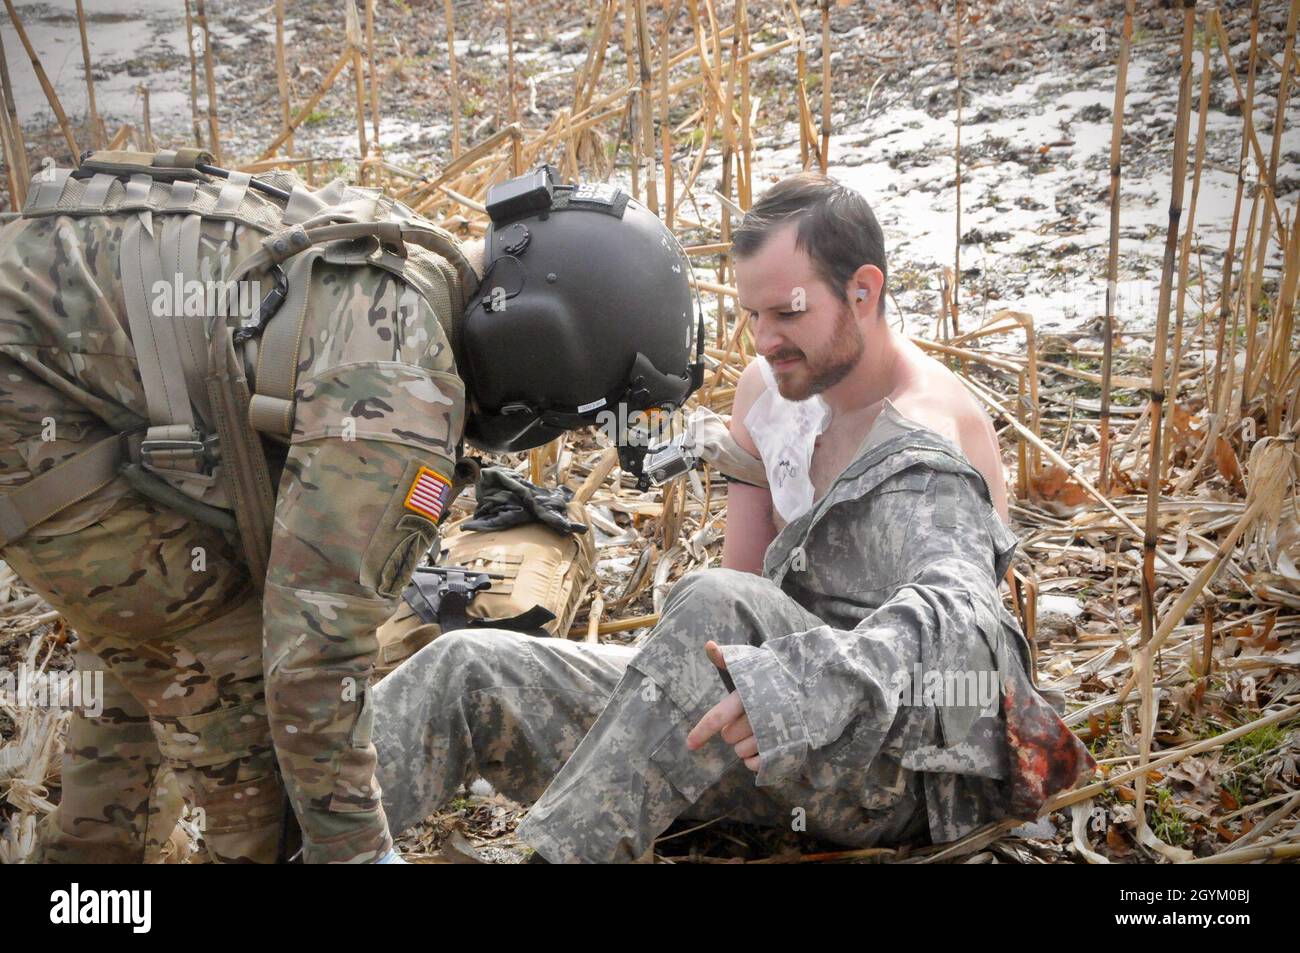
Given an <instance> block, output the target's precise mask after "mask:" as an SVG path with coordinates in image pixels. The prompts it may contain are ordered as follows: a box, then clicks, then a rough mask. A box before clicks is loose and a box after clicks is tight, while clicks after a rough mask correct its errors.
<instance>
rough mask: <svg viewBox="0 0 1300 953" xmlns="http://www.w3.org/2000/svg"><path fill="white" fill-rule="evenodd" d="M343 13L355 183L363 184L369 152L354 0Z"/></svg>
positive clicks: (359, 32)
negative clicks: (353, 130)
mask: <svg viewBox="0 0 1300 953" xmlns="http://www.w3.org/2000/svg"><path fill="white" fill-rule="evenodd" d="M343 13H344V23H345V34H344V42H345V43H346V44H347V47H348V51H349V53H350V54H351V60H352V85H353V88H354V90H355V93H356V100H355V102H356V118H357V181H358V182H360V183H364V182H365V174H364V173H365V171H366V169H367V168H368V167H367V165H366V158H367V156H369V154H370V150H369V148H367V146H366V91H365V86H364V84H365V74H364V73H363V71H362V69H361V18H360V17H359V16H358V15H357V5H356V2H355V0H346V4H345V6H344V7H343Z"/></svg>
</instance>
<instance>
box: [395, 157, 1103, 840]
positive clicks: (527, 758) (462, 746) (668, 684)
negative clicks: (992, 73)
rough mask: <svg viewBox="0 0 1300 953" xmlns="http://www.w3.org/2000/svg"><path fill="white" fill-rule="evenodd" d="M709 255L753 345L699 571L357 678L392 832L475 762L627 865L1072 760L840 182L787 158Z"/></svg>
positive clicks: (477, 632)
mask: <svg viewBox="0 0 1300 953" xmlns="http://www.w3.org/2000/svg"><path fill="white" fill-rule="evenodd" d="M733 253H734V255H735V260H736V281H737V286H738V290H739V296H740V306H741V308H742V309H743V310H744V311H745V313H746V314H747V315H748V319H749V322H750V327H751V329H752V331H753V334H754V341H755V345H756V349H757V352H758V355H759V356H758V358H756V359H755V360H754V361H753V362H751V363H750V364H749V366H748V367H747V368H746V369H745V371H744V373H743V374H742V375H741V378H740V383H739V385H738V387H737V391H736V398H735V404H734V408H733V414H732V417H731V423H730V433H729V435H728V436H729V438H730V441H731V450H732V456H733V458H734V457H741V458H743V457H745V455H746V454H748V455H752V457H754V458H756V460H755V461H754V462H755V464H756V470H755V471H754V472H751V473H749V474H748V475H750V476H753V477H754V479H752V480H750V481H745V482H742V481H741V480H739V479H732V480H731V482H730V484H729V487H728V501H727V533H726V538H725V543H724V548H723V557H722V567H721V568H717V569H704V570H700V571H697V572H692V573H689V574H687V575H686V576H684V577H682V578H681V579H680V580H679V581H678V582H677V583H676V584H675V585H674V586H673V588H672V590H671V591H670V593H669V595H668V597H667V599H666V601H665V603H664V607H663V611H662V613H661V615H660V618H659V620H658V623H657V624H656V625H655V626H654V628H653V630H652V631H650V633H649V634H648V635H647V636H646V637H645V638H643V639H642V640H641V641H640V642H639V643H638V644H637V645H636V646H632V647H620V646H606V645H595V644H583V643H573V642H567V641H565V640H563V639H539V638H534V637H531V636H527V635H520V634H517V633H512V632H507V631H503V630H499V629H481V628H476V629H472V630H461V631H456V632H450V633H447V634H445V635H443V636H441V637H440V638H438V639H437V640H435V641H434V642H432V643H430V644H429V645H428V646H427V647H425V648H424V649H422V650H421V651H420V652H418V653H417V654H415V655H414V656H412V657H411V658H410V659H409V660H408V661H407V662H406V663H405V664H404V665H402V666H401V667H400V668H399V669H397V670H396V671H395V672H393V673H392V674H391V675H390V676H388V678H386V679H385V680H384V681H383V682H381V683H380V684H379V686H378V688H377V692H376V697H375V704H376V712H375V715H376V717H375V745H376V747H377V749H378V753H379V780H380V783H381V784H382V786H383V797H384V808H385V811H386V812H387V815H388V818H389V823H390V824H391V826H392V828H393V830H394V832H397V831H400V830H403V829H405V828H406V827H409V826H410V825H412V824H415V823H418V822H419V821H420V820H422V819H423V818H424V817H426V816H427V815H428V814H429V813H431V812H432V811H434V810H435V809H437V808H438V807H439V806H440V805H442V804H443V803H444V802H446V801H448V800H450V799H451V798H452V797H454V796H455V794H456V792H457V791H458V790H459V789H460V788H461V786H462V785H463V784H466V783H469V782H471V781H473V780H474V779H476V778H480V777H481V778H484V779H486V780H487V781H488V782H489V783H490V784H491V785H492V786H493V787H494V788H495V789H496V790H497V791H500V792H501V793H503V794H505V795H506V796H508V797H511V798H513V799H515V800H517V801H519V802H521V803H524V804H532V808H531V810H530V811H529V813H528V816H527V818H526V819H525V820H524V822H523V823H522V824H521V826H520V828H519V831H518V834H519V837H520V839H522V840H523V841H524V842H525V843H527V844H529V845H530V846H532V847H533V848H534V849H535V850H536V851H537V854H538V855H539V856H540V858H542V859H544V860H546V861H549V862H552V863H563V862H577V861H587V862H610V861H629V860H635V859H637V858H640V857H641V856H643V855H644V854H645V852H646V851H647V850H648V849H649V848H650V847H651V845H652V844H653V842H654V839H655V838H656V837H657V836H658V835H659V834H660V833H661V832H662V831H663V830H664V829H665V828H667V827H668V825H669V824H671V823H672V822H673V821H674V820H675V819H676V818H678V817H683V818H695V819H701V820H703V819H711V818H717V817H721V816H723V815H726V816H727V817H729V818H730V819H733V820H739V821H743V822H750V823H756V824H763V825H770V826H783V827H787V829H789V828H790V827H791V826H793V827H794V829H796V830H806V831H807V832H808V833H810V834H813V835H815V836H817V837H820V838H823V839H825V840H829V841H833V842H837V843H840V844H844V845H847V846H851V847H871V846H893V845H898V844H903V843H915V844H926V843H935V844H937V843H942V842H946V841H952V840H955V839H957V838H960V837H962V836H964V835H965V834H968V833H970V832H971V831H973V830H974V829H975V828H977V827H979V826H981V825H983V824H986V823H988V822H990V821H996V820H1000V819H1003V818H1023V819H1025V820H1032V819H1033V818H1034V817H1036V816H1037V814H1038V810H1039V808H1040V806H1041V805H1042V804H1043V803H1044V801H1046V799H1047V798H1048V797H1050V796H1051V795H1053V794H1055V793H1057V792H1059V791H1061V790H1064V789H1066V788H1069V787H1072V786H1073V785H1074V784H1075V783H1077V782H1078V781H1079V780H1081V779H1083V778H1085V777H1086V776H1088V775H1089V774H1090V773H1091V772H1092V770H1093V768H1094V767H1095V765H1094V762H1093V760H1092V758H1091V757H1090V756H1089V754H1088V752H1087V750H1086V749H1085V748H1084V746H1083V745H1082V744H1081V743H1080V742H1079V741H1078V739H1076V738H1075V737H1074V735H1073V734H1071V733H1070V731H1069V729H1068V728H1067V727H1066V726H1065V724H1064V723H1063V722H1062V721H1061V719H1060V718H1059V717H1058V715H1057V714H1056V712H1055V711H1054V710H1053V709H1052V707H1051V706H1050V705H1048V704H1047V703H1046V701H1044V699H1043V698H1042V697H1041V696H1040V695H1039V694H1038V692H1037V691H1036V690H1035V688H1034V686H1033V680H1032V677H1031V674H1030V669H1031V662H1030V654H1029V646H1028V643H1027V642H1026V639H1025V636H1024V634H1023V632H1022V630H1021V628H1020V625H1019V623H1018V622H1017V621H1016V619H1015V617H1014V616H1012V615H1011V614H1010V613H1009V612H1008V611H1007V610H1006V608H1005V607H1004V605H1003V601H1002V596H1001V594H1000V592H999V586H1000V584H1001V583H1002V581H1003V579H1004V577H1005V576H1006V574H1007V572H1008V568H1009V565H1010V562H1011V558H1012V554H1013V552H1014V550H1015V547H1016V539H1015V536H1014V535H1013V533H1012V532H1011V530H1010V529H1009V528H1008V526H1007V523H1006V514H1007V504H1006V492H1005V487H1004V483H1003V476H1002V465H1001V460H1000V456H999V453H998V447H997V440H996V437H995V435H994V432H993V428H992V426H991V423H990V421H989V419H988V418H987V416H986V415H985V413H984V412H983V410H982V409H981V408H980V407H979V405H978V404H976V402H975V401H974V399H973V398H972V397H971V396H970V395H969V394H968V393H967V391H966V389H965V388H964V387H963V386H962V384H961V383H960V382H959V381H958V379H957V378H956V377H955V376H954V375H953V374H952V373H951V372H950V371H949V370H948V369H947V368H945V367H944V366H943V365H941V364H940V363H939V362H937V361H935V360H933V359H932V358H930V357H928V356H926V355H925V354H923V353H922V352H921V351H920V349H918V348H917V347H916V346H915V345H914V344H913V343H912V342H911V341H909V340H908V339H907V338H906V337H904V336H903V335H901V334H899V333H898V332H896V331H894V330H893V329H891V328H890V327H889V325H888V323H887V322H886V320H885V306H884V302H885V283H886V276H887V270H886V263H885V252H884V238H883V235H882V232H881V229H880V226H879V224H878V223H877V221H876V218H875V216H874V214H873V213H872V211H871V209H870V207H869V206H868V204H867V202H866V200H865V199H864V198H863V197H862V196H861V195H860V194H858V193H857V192H855V191H853V190H851V189H848V188H845V187H843V186H841V185H839V184H838V183H837V182H835V181H834V180H833V179H830V178H828V177H826V176H824V175H821V174H818V173H802V174H799V175H795V176H792V177H790V178H788V179H786V180H784V181H782V182H781V183H779V184H777V185H776V186H774V187H773V188H772V189H771V190H770V191H768V192H767V193H766V194H765V195H764V196H763V197H762V198H761V200H760V201H759V202H757V203H756V204H755V205H754V207H753V208H752V209H751V210H750V211H749V213H748V214H747V215H746V216H745V218H744V221H743V223H742V224H741V226H740V227H739V229H738V230H737V231H736V232H735V235H734V237H733ZM757 465H761V468H757ZM756 474H757V475H756ZM764 483H765V484H766V485H763V484H764Z"/></svg>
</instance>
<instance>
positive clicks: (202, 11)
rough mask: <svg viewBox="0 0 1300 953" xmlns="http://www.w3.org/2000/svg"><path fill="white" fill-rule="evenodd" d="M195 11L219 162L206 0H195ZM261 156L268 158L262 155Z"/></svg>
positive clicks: (211, 145)
mask: <svg viewBox="0 0 1300 953" xmlns="http://www.w3.org/2000/svg"><path fill="white" fill-rule="evenodd" d="M194 12H195V16H196V18H197V19H198V23H199V31H200V33H201V34H202V36H203V72H204V76H205V82H206V84H207V90H208V151H209V152H211V153H212V155H213V157H214V158H215V159H216V160H217V162H218V163H220V162H222V161H223V159H222V154H221V131H220V129H219V128H218V127H217V76H216V66H215V64H214V63H213V61H212V34H211V32H209V30H208V11H207V7H206V5H205V0H194ZM261 158H266V156H262V157H261Z"/></svg>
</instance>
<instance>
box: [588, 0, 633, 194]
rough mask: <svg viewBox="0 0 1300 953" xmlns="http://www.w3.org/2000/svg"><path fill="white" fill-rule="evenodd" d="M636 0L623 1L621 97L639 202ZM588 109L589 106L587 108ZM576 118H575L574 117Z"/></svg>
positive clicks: (630, 170) (631, 169)
mask: <svg viewBox="0 0 1300 953" xmlns="http://www.w3.org/2000/svg"><path fill="white" fill-rule="evenodd" d="M635 49H636V0H623V57H624V59H625V60H626V61H627V85H626V86H625V87H624V88H623V95H624V96H625V97H626V99H627V112H628V143H629V145H630V147H631V151H632V165H631V168H630V169H629V172H630V174H631V178H632V197H633V198H634V199H636V200H637V201H640V200H641V137H640V136H639V135H638V134H637V133H638V131H639V130H640V122H641V118H640V107H639V106H638V104H637V93H638V92H639V90H638V89H637V65H636V52H635ZM587 108H588V109H590V108H591V106H588V107H587ZM575 118H576V117H575Z"/></svg>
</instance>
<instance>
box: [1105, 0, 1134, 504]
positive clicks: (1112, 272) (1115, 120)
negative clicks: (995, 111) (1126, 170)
mask: <svg viewBox="0 0 1300 953" xmlns="http://www.w3.org/2000/svg"><path fill="white" fill-rule="evenodd" d="M1133 4H1134V0H1125V3H1124V29H1123V33H1122V34H1121V36H1120V46H1119V62H1118V63H1117V64H1116V67H1115V104H1114V105H1113V106H1112V107H1111V126H1110V238H1109V242H1110V246H1109V247H1110V250H1109V252H1108V254H1107V256H1106V316H1105V319H1104V321H1105V325H1104V330H1103V336H1102V340H1103V344H1102V359H1101V426H1100V429H1101V447H1100V454H1101V464H1100V478H1101V492H1102V493H1106V494H1109V493H1110V389H1111V384H1110V375H1111V366H1112V364H1113V361H1114V354H1113V352H1114V341H1115V292H1116V290H1117V289H1118V287H1119V185H1120V168H1121V152H1122V150H1121V148H1120V144H1121V142H1122V141H1123V138H1124V96H1125V94H1126V91H1127V89H1128V64H1129V56H1130V53H1131V52H1132V48H1133Z"/></svg>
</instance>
